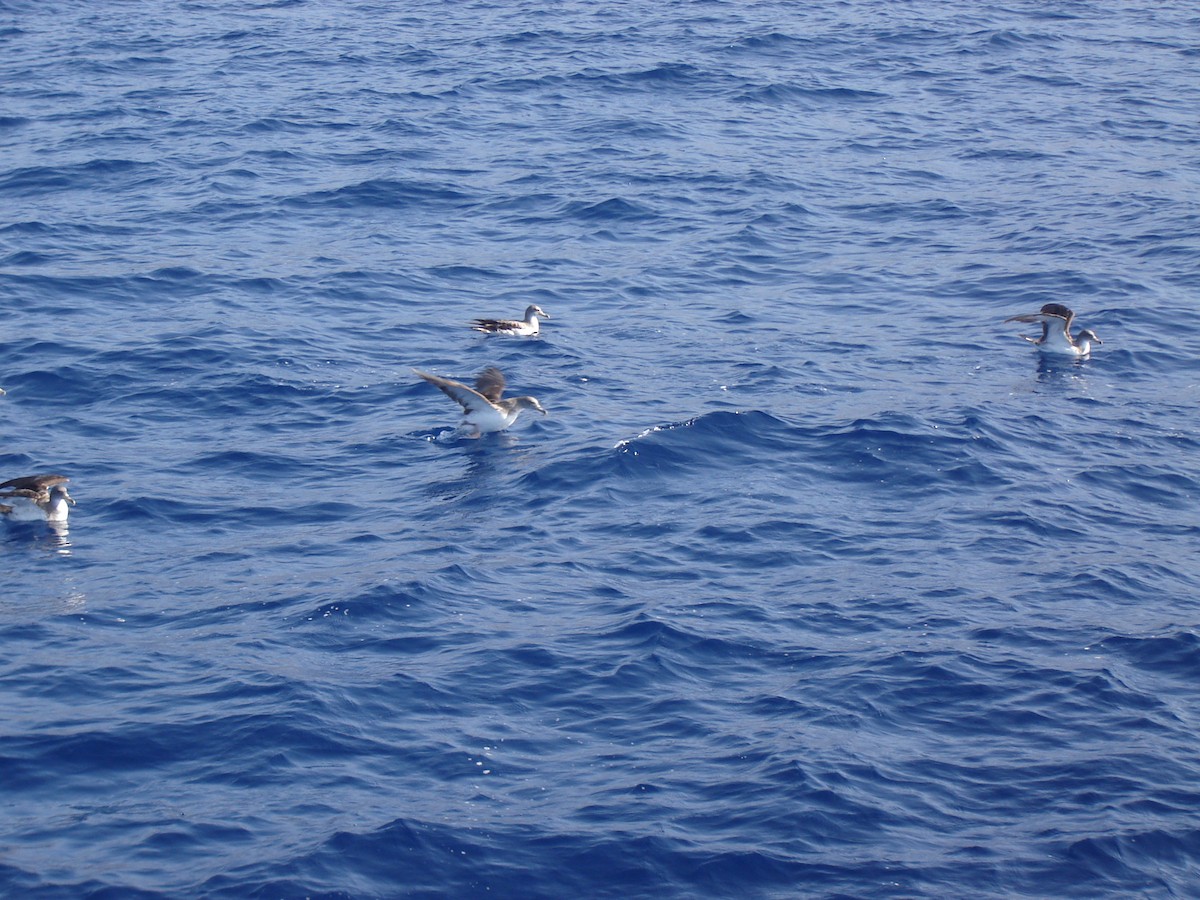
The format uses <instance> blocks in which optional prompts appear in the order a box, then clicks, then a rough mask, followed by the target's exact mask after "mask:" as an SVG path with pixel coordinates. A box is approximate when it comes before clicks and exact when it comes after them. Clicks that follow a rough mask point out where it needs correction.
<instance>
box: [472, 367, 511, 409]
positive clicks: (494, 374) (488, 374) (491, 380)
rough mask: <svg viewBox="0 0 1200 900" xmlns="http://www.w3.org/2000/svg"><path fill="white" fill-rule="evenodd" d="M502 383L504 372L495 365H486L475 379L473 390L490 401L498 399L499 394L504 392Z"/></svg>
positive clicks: (495, 401) (494, 401)
mask: <svg viewBox="0 0 1200 900" xmlns="http://www.w3.org/2000/svg"><path fill="white" fill-rule="evenodd" d="M504 385H505V381H504V373H503V372H501V371H500V370H499V369H497V368H496V367H495V366H488V367H487V368H486V369H484V370H483V371H482V372H480V373H479V377H478V378H476V379H475V390H477V391H479V393H481V394H482V395H483V396H484V397H486V398H487V399H488V400H490V401H491V402H492V403H498V402H499V401H500V395H501V394H503V393H504Z"/></svg>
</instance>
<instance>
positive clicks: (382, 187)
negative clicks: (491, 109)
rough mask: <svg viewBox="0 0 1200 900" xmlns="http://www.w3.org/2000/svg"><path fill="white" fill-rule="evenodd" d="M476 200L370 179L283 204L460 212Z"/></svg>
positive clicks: (446, 190)
mask: <svg viewBox="0 0 1200 900" xmlns="http://www.w3.org/2000/svg"><path fill="white" fill-rule="evenodd" d="M478 202H479V198H478V197H476V196H474V195H472V194H468V193H466V192H463V191H459V190H456V189H454V188H451V187H448V186H446V185H445V184H441V185H439V184H436V183H431V182H427V183H417V182H412V181H395V180H391V179H373V180H370V181H364V182H361V183H359V184H352V185H347V186H345V187H342V188H337V189H334V190H323V191H314V192H312V193H308V194H301V195H296V196H292V197H288V198H287V199H286V200H284V204H285V205H287V206H289V207H293V208H298V209H371V208H388V209H392V208H395V209H405V208H409V207H416V208H433V209H442V208H451V209H463V208H467V207H470V206H473V205H475V204H476V203H478Z"/></svg>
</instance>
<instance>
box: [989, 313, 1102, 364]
mask: <svg viewBox="0 0 1200 900" xmlns="http://www.w3.org/2000/svg"><path fill="white" fill-rule="evenodd" d="M1004 321H1005V322H1006V323H1007V322H1041V323H1042V336H1041V337H1040V338H1031V337H1029V336H1028V335H1025V334H1023V335H1021V337H1023V338H1025V340H1027V341H1029V343H1031V344H1034V345H1036V346H1037V348H1038V349H1039V350H1041V351H1042V352H1043V353H1065V354H1068V355H1070V356H1087V355H1088V354H1089V353H1091V352H1092V344H1096V345H1100V344H1103V343H1104V341H1102V340H1100V338H1098V337H1097V336H1096V332H1094V331H1092V330H1091V329H1090V328H1084V329H1082V330H1081V331H1080V332H1079V334H1077V335H1076V336H1074V337H1072V336H1071V323H1072V322H1074V321H1075V313H1074V312H1072V311H1071V310H1069V309H1067V307H1065V306H1063V305H1062V304H1061V303H1047V304H1046V305H1045V306H1043V307H1042V309H1041V312H1036V313H1027V314H1026V315H1023V316H1011V317H1010V318H1007V319H1005V320H1004Z"/></svg>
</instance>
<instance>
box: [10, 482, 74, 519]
mask: <svg viewBox="0 0 1200 900" xmlns="http://www.w3.org/2000/svg"><path fill="white" fill-rule="evenodd" d="M68 481H70V479H69V478H67V476H66V475H26V476H24V477H23V478H12V479H9V480H8V481H6V482H4V483H3V484H0V500H17V501H19V502H18V503H16V504H14V505H11V506H10V505H9V504H7V503H0V515H3V516H12V517H13V518H29V517H30V516H31V515H34V514H36V515H38V516H42V515H44V516H45V517H46V518H47V519H49V520H50V521H53V522H64V521H66V518H67V512H68V510H69V509H70V506H68V504H70V505H71V506H73V505H74V504H75V501H74V500H72V499H71V495H70V494H68V493H67V489H66V488H65V487H63V485H64V484H66V483H67V482H68Z"/></svg>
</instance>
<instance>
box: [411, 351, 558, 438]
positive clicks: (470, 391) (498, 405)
mask: <svg viewBox="0 0 1200 900" xmlns="http://www.w3.org/2000/svg"><path fill="white" fill-rule="evenodd" d="M413 371H414V372H416V373H417V374H418V375H420V376H421V377H422V378H424V379H425V380H426V381H428V382H429V383H430V384H433V385H436V386H437V387H439V388H441V390H442V391H444V392H445V394H446V395H447V396H448V397H450V398H451V399H452V400H454V401H456V402H457V403H458V404H459V405H461V406H462V408H463V420H462V424H460V425H459V426H458V433H459V434H460V435H463V436H466V437H479V436H480V435H481V434H486V433H487V432H489V431H503V430H504V429H505V428H507V427H508V426H509V425H511V424H512V423H513V422H515V421H517V416H518V415H519V414H520V412H521V410H523V409H536V410H537V411H538V412H540V413H541V414H542V415H543V416H544V415H545V414H546V410H544V409H542V404H540V403H538V402H537V400H536V399H534V398H533V397H512V398H509V399H507V400H502V399H500V395H501V394H503V393H504V384H505V382H504V375H503V374H502V373H501V372H500V370H499V369H497V368H496V367H495V366H489V367H488V368H486V369H484V370H483V371H482V372H481V373H480V375H479V377H478V378H476V379H475V387H474V388H469V387H467V386H466V385H465V384H463V383H462V382H460V381H452V380H451V379H449V378H442V377H441V376H439V375H430V374H428V373H426V372H422V371H420V370H419V369H413Z"/></svg>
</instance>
